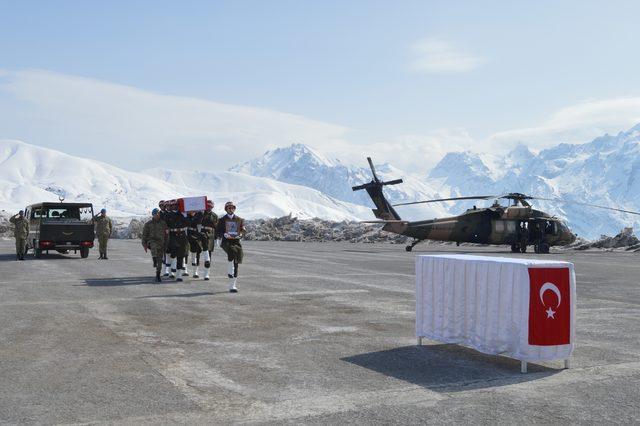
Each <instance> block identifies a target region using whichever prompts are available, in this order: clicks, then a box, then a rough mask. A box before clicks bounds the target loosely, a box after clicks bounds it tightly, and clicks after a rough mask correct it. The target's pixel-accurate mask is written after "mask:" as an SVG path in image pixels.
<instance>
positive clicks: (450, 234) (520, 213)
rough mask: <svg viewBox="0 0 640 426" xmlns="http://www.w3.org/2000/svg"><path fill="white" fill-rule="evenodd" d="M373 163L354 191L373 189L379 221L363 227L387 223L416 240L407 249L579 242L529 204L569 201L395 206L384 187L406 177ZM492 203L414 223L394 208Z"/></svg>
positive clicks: (522, 198)
mask: <svg viewBox="0 0 640 426" xmlns="http://www.w3.org/2000/svg"><path fill="white" fill-rule="evenodd" d="M367 161H368V162H369V166H370V167H371V173H372V174H373V180H372V181H371V182H369V183H365V184H363V185H358V186H354V187H352V188H351V189H353V190H354V191H359V190H362V189H364V190H366V191H367V193H368V194H369V196H370V197H371V200H372V201H373V203H374V204H375V206H376V208H375V209H373V214H374V215H375V217H376V218H378V220H372V221H364V222H363V223H383V224H384V227H383V228H382V230H383V231H387V232H392V233H395V234H400V235H406V236H407V237H411V238H413V242H412V243H411V244H410V245H408V246H407V247H406V250H407V251H411V250H412V249H413V247H414V246H415V245H416V244H418V243H420V242H421V241H424V240H437V241H453V242H455V243H457V244H458V245H460V243H479V244H495V245H510V246H511V251H512V252H514V253H517V252H520V253H526V251H527V246H530V245H532V246H533V248H534V251H535V252H536V253H549V248H550V247H551V246H555V245H567V244H571V243H573V242H574V241H575V239H576V235H575V234H573V233H572V232H571V230H570V229H569V227H568V226H567V224H566V223H565V222H563V221H562V220H560V219H558V218H557V217H555V216H552V215H549V214H548V213H545V212H543V211H541V210H536V209H534V208H532V207H531V204H529V203H528V200H544V201H554V202H559V203H568V202H567V201H564V200H559V199H552V198H540V197H532V196H529V195H525V194H520V193H517V192H513V193H509V194H503V195H477V196H469V197H452V198H440V199H436V200H426V201H414V202H410V203H399V204H390V203H389V202H388V201H387V199H386V198H385V196H384V194H383V192H382V188H383V187H384V186H386V185H397V184H400V183H402V179H395V180H391V181H388V182H383V181H381V180H380V179H378V176H377V175H376V170H375V168H374V167H373V162H372V161H371V158H370V157H367ZM491 199H494V200H495V202H494V204H493V205H492V206H491V207H488V208H476V207H475V206H474V207H473V208H471V209H468V210H467V211H465V212H464V213H462V214H460V215H458V216H452V217H445V218H439V219H431V220H420V221H413V222H410V221H406V220H402V219H401V218H400V215H398V213H397V212H396V211H395V209H394V207H396V206H406V205H411V204H421V203H436V202H444V201H457V200H491ZM500 199H506V200H509V201H510V205H508V206H503V205H501V204H500V203H499V202H498V200H500ZM571 204H579V205H584V206H590V207H597V208H603V209H608V210H615V211H620V212H624V213H631V214H637V215H640V213H639V212H633V211H629V210H622V209H615V208H611V207H605V206H598V205H595V204H587V203H579V202H571Z"/></svg>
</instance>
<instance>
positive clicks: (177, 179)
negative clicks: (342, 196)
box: [144, 169, 371, 221]
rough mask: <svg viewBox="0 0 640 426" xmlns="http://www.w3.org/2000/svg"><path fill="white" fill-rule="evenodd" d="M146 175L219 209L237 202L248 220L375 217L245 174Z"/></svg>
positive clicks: (160, 171) (153, 172)
mask: <svg viewBox="0 0 640 426" xmlns="http://www.w3.org/2000/svg"><path fill="white" fill-rule="evenodd" d="M144 173H146V174H147V175H149V176H153V177H155V178H157V179H159V180H162V181H164V182H167V183H168V184H169V185H173V186H177V187H182V188H189V190H191V191H192V192H194V191H195V192H197V193H202V194H205V195H208V196H209V197H213V200H214V201H215V203H216V204H217V209H221V208H222V206H223V205H224V203H225V202H226V201H227V200H233V201H234V202H235V203H236V204H237V205H238V209H239V211H238V214H240V215H241V216H243V217H247V218H267V217H280V216H285V215H288V214H292V215H293V216H296V217H298V218H300V219H310V218H314V217H318V218H323V219H331V220H336V221H340V220H354V219H363V218H369V217H370V214H371V211H370V210H369V209H367V208H366V207H364V206H360V205H356V204H351V203H347V202H344V201H340V200H336V199H335V198H332V197H330V196H328V195H326V194H323V193H322V192H320V191H318V190H315V189H313V188H309V187H306V186H301V185H293V184H288V183H284V182H279V181H277V180H275V179H269V178H265V177H256V176H251V175H247V174H244V173H236V172H201V171H184V170H169V169H149V170H145V171H144Z"/></svg>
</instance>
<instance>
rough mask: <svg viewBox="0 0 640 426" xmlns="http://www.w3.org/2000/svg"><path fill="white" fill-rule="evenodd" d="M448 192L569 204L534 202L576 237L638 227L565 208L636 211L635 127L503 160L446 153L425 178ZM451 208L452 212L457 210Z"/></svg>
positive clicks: (624, 218)
mask: <svg viewBox="0 0 640 426" xmlns="http://www.w3.org/2000/svg"><path fill="white" fill-rule="evenodd" d="M427 180H428V181H432V183H433V182H434V180H440V182H441V185H442V186H441V187H440V190H441V191H447V190H448V191H450V193H452V194H469V193H474V194H485V193H486V194H504V193H508V192H521V193H525V194H529V195H533V196H538V197H544V198H560V199H563V200H566V201H569V203H566V204H563V203H553V202H544V201H535V202H534V204H535V206H536V207H538V208H541V209H543V210H545V211H548V212H555V213H557V215H558V216H562V217H564V218H566V219H567V220H568V222H569V225H570V226H571V227H572V229H573V230H574V231H575V232H577V233H578V235H580V236H583V237H586V238H596V237H598V236H600V235H601V234H608V235H615V234H616V233H617V232H619V231H620V229H622V228H623V227H625V226H634V227H635V228H636V229H639V228H640V216H636V215H629V214H623V213H618V212H614V211H610V210H603V209H597V208H591V207H586V206H580V205H576V204H571V203H570V201H576V202H584V203H591V204H598V205H604V206H609V207H614V208H619V209H625V210H634V211H640V124H639V125H637V126H635V127H633V128H631V129H629V130H628V131H625V132H620V133H619V134H617V135H615V136H612V135H604V136H601V137H599V138H596V139H594V140H593V141H591V142H589V143H585V144H580V145H569V144H560V145H557V146H555V147H553V148H550V149H546V150H543V151H541V152H540V153H539V154H538V155H535V154H533V153H532V152H531V151H529V150H528V149H527V148H526V147H525V146H524V145H519V146H517V147H516V148H515V149H514V150H513V151H511V152H510V153H508V154H507V155H505V156H490V155H482V154H475V153H471V152H462V153H459V152H458V153H449V154H447V155H446V156H445V157H444V158H443V159H442V160H441V161H440V163H439V164H438V165H436V167H435V168H434V169H433V170H431V172H430V173H429V175H428V179H427ZM460 207H461V205H457V206H456V208H460Z"/></svg>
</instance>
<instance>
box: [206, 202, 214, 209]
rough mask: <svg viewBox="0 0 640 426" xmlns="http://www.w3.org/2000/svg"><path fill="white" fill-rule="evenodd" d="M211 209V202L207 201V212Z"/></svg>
mask: <svg viewBox="0 0 640 426" xmlns="http://www.w3.org/2000/svg"><path fill="white" fill-rule="evenodd" d="M212 209H213V200H207V210H212Z"/></svg>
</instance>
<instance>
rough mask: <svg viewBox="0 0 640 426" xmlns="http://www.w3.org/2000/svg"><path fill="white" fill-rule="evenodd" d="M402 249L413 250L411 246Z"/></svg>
mask: <svg viewBox="0 0 640 426" xmlns="http://www.w3.org/2000/svg"><path fill="white" fill-rule="evenodd" d="M404 249H405V250H406V251H411V250H413V246H406V247H405V248H404Z"/></svg>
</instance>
